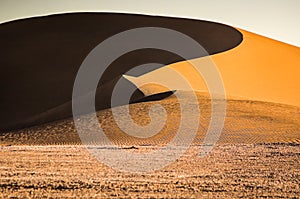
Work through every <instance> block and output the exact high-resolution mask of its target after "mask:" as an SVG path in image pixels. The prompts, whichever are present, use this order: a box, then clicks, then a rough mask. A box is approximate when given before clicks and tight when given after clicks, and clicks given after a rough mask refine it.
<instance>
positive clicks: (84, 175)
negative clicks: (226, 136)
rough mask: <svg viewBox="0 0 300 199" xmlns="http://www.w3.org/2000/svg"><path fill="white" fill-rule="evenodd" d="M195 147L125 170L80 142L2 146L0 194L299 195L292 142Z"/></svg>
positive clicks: (299, 154) (297, 150)
mask: <svg viewBox="0 0 300 199" xmlns="http://www.w3.org/2000/svg"><path fill="white" fill-rule="evenodd" d="M129 150H135V151H136V152H137V151H138V150H140V149H129ZM198 151H199V147H197V146H194V147H192V148H191V150H189V151H188V152H187V153H186V154H185V155H184V156H183V157H182V158H180V159H179V160H178V161H177V162H176V163H174V164H172V165H170V166H168V167H166V168H164V169H162V170H160V171H157V172H152V173H146V174H130V173H121V172H118V171H115V170H112V169H111V168H109V167H107V166H105V165H103V164H101V163H99V162H98V161H96V160H95V159H93V158H92V157H91V156H90V155H89V154H88V153H87V152H86V150H85V149H84V148H83V147H81V146H43V147H38V146H9V147H1V151H0V157H1V170H0V171H1V179H0V184H1V190H2V191H1V193H0V197H1V198H7V197H21V198H23V197H26V196H27V197H38V198H40V197H54V198H55V197H63V198H65V197H75V196H76V197H86V198H90V197H98V198H102V197H108V198H130V197H133V198H136V197H141V198H150V197H154V198H159V197H168V198H199V197H209V198H240V197H246V198H254V197H262V198H268V197H274V198H298V196H299V195H300V187H299V184H300V176H299V175H300V165H299V159H300V146H299V145H297V144H295V145H293V144H265V145H261V144H258V145H255V144H230V145H219V146H217V147H216V148H215V149H214V150H213V151H212V153H210V155H209V156H206V157H205V158H202V159H200V158H199V157H198V153H197V152H198ZM8 157H9V158H8ZM145 161H147V160H145Z"/></svg>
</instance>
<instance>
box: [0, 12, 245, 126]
mask: <svg viewBox="0 0 300 199" xmlns="http://www.w3.org/2000/svg"><path fill="white" fill-rule="evenodd" d="M140 27H162V28H169V29H173V30H177V31H179V32H182V33H184V34H186V35H188V36H190V37H192V38H193V39H195V40H196V41H197V42H199V43H200V44H201V45H202V46H203V47H204V48H205V50H206V51H207V52H199V57H201V56H207V55H210V54H215V53H220V52H223V51H226V50H229V49H231V48H234V47H235V46H237V45H238V44H239V43H240V42H241V41H242V35H241V33H240V32H239V31H238V30H237V29H235V28H232V27H230V26H227V25H223V24H218V23H213V22H207V21H201V20H189V19H177V18H169V17H155V16H144V15H133V14H114V13H69V14H60V15H51V16H45V17H34V18H29V19H21V20H16V21H12V22H7V23H4V24H1V25H0V43H1V46H0V52H1V57H0V70H1V73H0V84H1V85H5V86H1V90H0V93H1V99H0V100H1V101H0V110H1V112H0V120H1V123H0V129H1V130H3V129H6V130H7V129H16V128H21V127H24V126H26V125H27V126H31V125H34V124H39V123H40V122H39V120H34V121H35V122H29V123H27V121H28V120H30V121H33V120H32V119H31V118H32V117H36V116H38V115H40V114H43V113H44V112H46V111H48V110H50V109H54V108H55V107H58V106H59V107H61V106H62V105H63V104H65V103H67V102H68V101H71V99H72V91H73V85H74V80H75V77H76V74H77V72H78V69H79V67H80V66H81V64H82V62H83V61H84V59H85V57H86V56H87V55H88V54H89V52H90V51H91V50H93V49H94V48H95V47H96V46H97V45H98V44H99V43H101V42H102V41H104V40H105V39H107V38H109V37H111V36H113V35H115V34H117V33H120V32H122V31H126V30H130V29H134V28H140ZM192 58H196V57H194V55H190V57H188V59H192ZM181 60H183V58H181V57H180V56H178V55H175V54H173V53H170V52H167V51H162V50H155V49H142V50H135V51H132V52H129V53H126V54H125V55H123V56H121V57H119V58H118V59H116V60H115V61H114V62H113V63H111V65H110V66H109V67H108V68H107V69H106V70H105V72H104V74H103V76H102V77H101V79H100V82H99V86H100V87H101V86H105V85H107V84H109V82H111V80H114V79H118V78H120V77H121V75H123V74H124V73H126V72H127V71H128V70H130V69H132V68H134V67H136V66H138V65H141V64H145V63H161V64H163V65H167V64H170V63H175V62H178V61H181ZM99 67H105V66H102V65H99ZM152 70H153V69H152ZM116 82H117V81H112V82H111V83H116ZM108 87H109V88H110V90H104V91H103V90H102V93H101V94H99V96H101V97H100V98H97V100H96V101H99V100H101V101H103V100H104V101H105V103H103V104H105V106H101V107H98V110H99V109H104V108H109V107H110V104H109V103H106V102H107V101H108V102H110V98H111V89H112V88H113V87H114V84H111V86H108ZM108 87H107V88H108ZM142 96H143V93H141V92H140V93H139V95H138V97H142ZM63 112H64V113H63V114H53V115H52V116H51V117H49V118H44V119H43V122H49V121H53V120H56V119H60V118H61V117H62V116H64V117H70V116H71V115H72V112H71V109H69V108H67V109H65V110H64V111H63Z"/></svg>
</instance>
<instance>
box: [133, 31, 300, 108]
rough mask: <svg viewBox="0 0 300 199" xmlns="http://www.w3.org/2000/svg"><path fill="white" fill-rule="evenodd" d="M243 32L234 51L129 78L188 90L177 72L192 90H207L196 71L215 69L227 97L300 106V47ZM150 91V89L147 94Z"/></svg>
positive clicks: (136, 81)
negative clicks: (176, 74)
mask: <svg viewBox="0 0 300 199" xmlns="http://www.w3.org/2000/svg"><path fill="white" fill-rule="evenodd" d="M240 31H241V32H242V34H243V41H242V43H241V44H240V45H239V46H237V47H235V48H233V49H231V50H228V51H225V52H221V53H218V54H215V55H211V56H210V57H203V58H199V59H194V60H191V61H190V62H187V61H183V62H178V63H174V64H171V65H169V66H167V67H164V68H160V69H158V70H156V71H153V72H150V73H148V74H145V75H143V76H140V77H138V78H132V77H130V78H129V79H130V81H132V82H134V83H135V84H136V85H140V84H142V83H144V82H151V81H156V82H160V81H162V80H163V81H166V79H169V81H168V83H170V84H169V85H171V86H172V87H171V88H172V89H174V88H178V89H180V88H181V89H185V88H184V87H183V86H182V85H181V84H179V83H178V81H177V79H176V78H174V75H173V72H174V70H173V69H175V71H176V72H178V73H179V76H182V77H183V78H185V79H186V81H188V82H189V83H190V84H191V87H192V89H194V90H206V89H207V88H206V86H205V83H204V81H203V79H202V78H201V76H200V74H199V73H198V72H197V70H196V69H195V68H198V69H199V70H200V71H201V70H203V69H204V70H206V69H208V68H209V67H213V66H216V67H217V68H218V70H219V72H220V76H221V78H222V79H223V83H224V87H225V90H226V93H227V95H228V96H234V97H241V98H244V99H252V100H260V101H269V102H277V103H283V104H290V105H296V106H300V78H299V74H300V48H298V47H295V46H291V45H288V44H285V43H282V42H279V41H275V40H272V39H269V38H266V37H263V36H260V35H257V34H254V33H251V32H248V31H244V30H240ZM191 63H192V64H193V65H194V66H196V67H195V68H194V66H193V65H192V64H191ZM170 74H171V75H170ZM149 89H150V87H147V91H148V92H149ZM150 90H151V89H150ZM159 90H161V89H159ZM151 92H156V88H155V87H153V86H152V90H151Z"/></svg>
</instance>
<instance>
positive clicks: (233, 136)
mask: <svg viewBox="0 0 300 199" xmlns="http://www.w3.org/2000/svg"><path fill="white" fill-rule="evenodd" d="M177 92H179V93H181V95H180V96H181V98H182V100H183V102H184V103H186V104H189V103H190V95H191V93H189V92H183V91H177ZM197 97H198V102H199V105H200V110H201V115H200V123H199V129H198V132H197V136H196V138H195V140H194V144H195V145H199V144H201V143H202V141H203V138H204V136H205V134H206V131H207V127H208V124H209V121H210V110H211V109H210V105H211V102H210V99H209V97H208V95H207V94H206V93H197ZM154 104H160V105H162V106H163V107H164V108H165V110H166V112H167V122H166V124H165V126H164V128H163V129H162V131H161V132H159V133H158V134H156V135H154V136H153V137H150V138H147V139H141V138H134V137H131V136H129V135H127V134H126V133H124V132H122V131H121V130H120V129H119V128H118V126H117V124H116V123H115V121H114V119H113V116H112V112H111V109H106V110H103V111H99V112H97V115H98V119H99V122H100V124H101V127H102V128H103V130H104V132H105V133H106V135H107V136H108V137H109V138H110V140H112V141H113V142H114V143H115V144H117V145H120V146H123V145H125V146H133V145H134V146H138V145H165V144H167V143H168V142H169V141H170V140H171V139H172V137H173V136H174V135H175V134H176V132H177V130H178V125H179V123H180V116H181V115H180V106H179V103H178V100H177V98H176V97H175V96H171V97H168V98H166V99H164V100H161V101H154V102H142V103H136V104H131V105H130V114H131V117H132V118H133V120H134V121H135V122H136V123H137V124H139V125H147V124H148V123H149V122H150V118H149V109H150V107H151V106H152V105H154ZM190 108H194V106H192V105H191V106H190ZM299 114H300V108H298V107H295V106H289V105H283V104H276V103H268V102H260V101H250V100H236V99H229V100H227V115H226V119H225V126H224V129H223V131H222V135H221V137H220V140H219V141H218V143H219V144H222V143H223V144H225V143H277V142H284V143H300V118H299ZM155 117H157V118H159V117H162V116H161V114H160V113H156V114H155ZM191 117H196V116H194V115H191ZM85 125H86V128H89V122H88V121H86V123H85ZM141 133H143V132H141ZM186 133H189V127H188V126H187V127H186ZM0 140H1V142H0V143H1V145H49V144H80V143H81V141H80V139H79V137H78V134H77V131H76V129H75V127H74V123H73V120H72V119H71V118H70V119H64V120H60V121H57V122H52V123H48V124H44V125H40V126H35V127H32V128H26V129H22V130H19V131H11V132H2V133H1V135H0Z"/></svg>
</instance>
